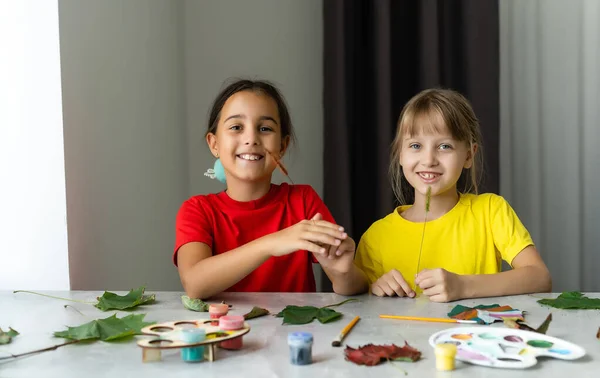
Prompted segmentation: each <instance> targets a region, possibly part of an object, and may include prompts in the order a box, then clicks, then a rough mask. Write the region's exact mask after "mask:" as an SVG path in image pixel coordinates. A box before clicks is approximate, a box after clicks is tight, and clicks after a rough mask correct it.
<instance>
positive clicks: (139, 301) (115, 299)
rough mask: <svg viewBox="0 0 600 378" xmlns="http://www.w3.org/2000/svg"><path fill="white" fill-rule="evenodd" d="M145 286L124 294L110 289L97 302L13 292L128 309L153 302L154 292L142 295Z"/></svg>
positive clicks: (31, 292)
mask: <svg viewBox="0 0 600 378" xmlns="http://www.w3.org/2000/svg"><path fill="white" fill-rule="evenodd" d="M145 289H146V288H145V287H144V286H140V287H138V288H137V289H133V290H130V291H129V293H127V294H125V295H118V294H115V293H111V292H110V291H105V292H104V294H102V296H101V297H98V298H96V299H97V300H98V302H97V303H96V302H88V301H82V300H78V299H70V298H61V297H55V296H54V295H48V294H42V293H36V292H35V291H28V290H15V291H13V293H29V294H35V295H41V296H42V297H48V298H54V299H61V300H63V301H69V302H77V303H84V304H91V305H94V307H96V308H99V309H100V310H102V311H107V310H128V309H130V308H133V307H136V306H139V305H143V304H147V303H151V302H154V300H155V299H156V294H151V295H144V290H145Z"/></svg>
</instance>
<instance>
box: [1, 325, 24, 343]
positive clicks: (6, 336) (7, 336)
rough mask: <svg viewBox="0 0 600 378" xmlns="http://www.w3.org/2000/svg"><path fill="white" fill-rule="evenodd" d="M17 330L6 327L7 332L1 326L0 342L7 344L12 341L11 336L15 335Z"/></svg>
mask: <svg viewBox="0 0 600 378" xmlns="http://www.w3.org/2000/svg"><path fill="white" fill-rule="evenodd" d="M18 334H19V332H17V331H15V330H14V329H12V328H10V327H8V332H4V331H3V330H2V328H0V344H8V343H10V342H11V341H12V338H13V337H15V336H17V335H18Z"/></svg>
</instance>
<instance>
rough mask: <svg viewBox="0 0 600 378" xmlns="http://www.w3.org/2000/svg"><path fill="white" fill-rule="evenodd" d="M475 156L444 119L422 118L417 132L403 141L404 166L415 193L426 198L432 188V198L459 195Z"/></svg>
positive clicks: (406, 135)
mask: <svg viewBox="0 0 600 378" xmlns="http://www.w3.org/2000/svg"><path fill="white" fill-rule="evenodd" d="M432 120H434V121H435V124H431V121H432ZM473 152H474V151H471V150H470V148H469V146H468V145H467V143H466V142H465V141H458V140H456V139H454V137H453V136H452V134H451V133H450V130H448V128H447V127H446V125H445V124H444V122H443V119H442V117H441V116H438V117H435V116H434V117H420V119H419V124H418V127H417V130H414V133H412V134H411V133H408V132H405V133H404V135H403V137H402V146H401V151H400V165H401V166H402V171H403V174H404V176H405V177H406V180H407V181H408V182H409V183H410V185H411V186H412V187H413V188H415V192H418V193H420V194H422V195H425V194H426V192H427V188H428V187H431V195H432V196H439V195H442V194H445V193H449V192H448V191H454V192H456V190H457V188H456V184H457V182H458V179H459V178H460V175H461V173H462V172H463V169H465V168H470V167H471V165H472V163H473V160H472V156H473Z"/></svg>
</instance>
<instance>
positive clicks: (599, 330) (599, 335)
mask: <svg viewBox="0 0 600 378" xmlns="http://www.w3.org/2000/svg"><path fill="white" fill-rule="evenodd" d="M596 338H597V339H598V340H600V328H598V333H596Z"/></svg>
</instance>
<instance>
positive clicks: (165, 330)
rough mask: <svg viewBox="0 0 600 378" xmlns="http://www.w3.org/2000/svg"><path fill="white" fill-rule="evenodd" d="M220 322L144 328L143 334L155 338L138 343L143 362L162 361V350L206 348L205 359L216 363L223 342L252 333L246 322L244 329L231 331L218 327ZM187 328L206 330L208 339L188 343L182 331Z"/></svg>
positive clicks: (187, 321)
mask: <svg viewBox="0 0 600 378" xmlns="http://www.w3.org/2000/svg"><path fill="white" fill-rule="evenodd" d="M213 323H215V324H218V321H215V320H210V319H202V320H180V321H174V322H165V323H158V324H153V325H150V326H147V327H144V328H142V334H144V335H148V336H154V337H153V338H150V339H143V340H140V341H138V342H137V344H138V346H139V347H141V348H143V351H142V361H143V362H150V361H160V359H161V350H163V349H179V348H190V347H199V346H204V347H206V348H205V353H204V354H205V359H206V360H208V361H214V360H216V358H217V346H218V345H219V344H220V343H221V342H222V341H227V340H233V339H237V338H238V337H242V336H244V335H245V334H247V333H248V332H250V326H249V325H248V323H246V322H244V328H242V329H239V330H235V331H230V330H227V331H225V330H222V329H220V328H219V327H218V326H217V325H213ZM186 328H204V330H205V331H206V339H205V340H203V341H201V342H198V343H193V344H190V343H186V342H184V341H183V340H182V339H181V337H180V334H181V331H182V330H183V329H186Z"/></svg>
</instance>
